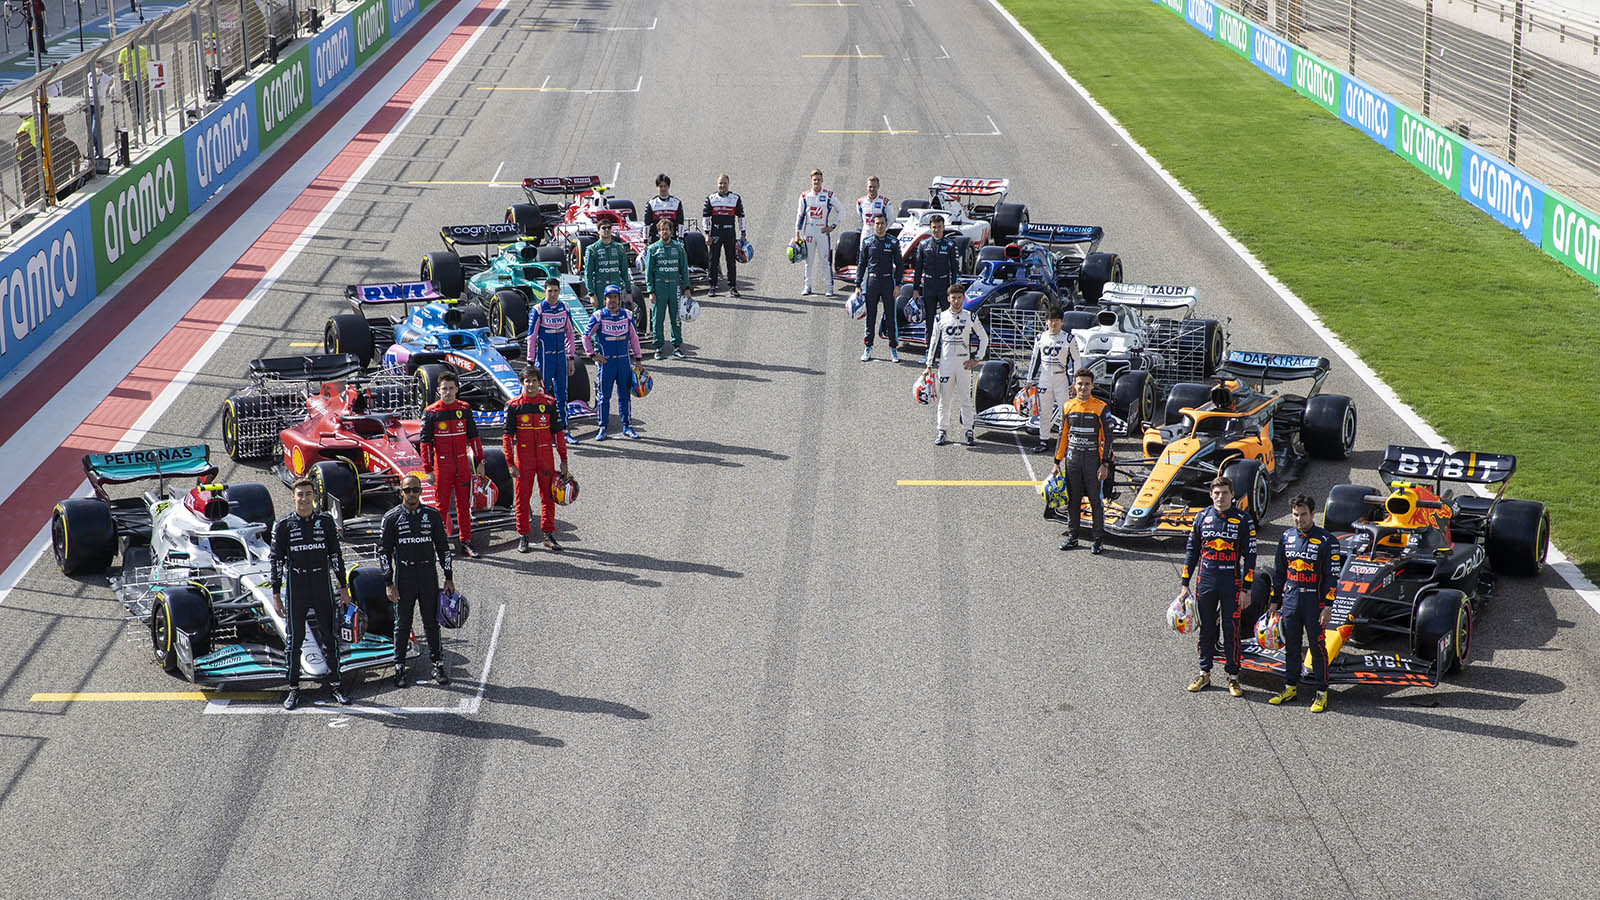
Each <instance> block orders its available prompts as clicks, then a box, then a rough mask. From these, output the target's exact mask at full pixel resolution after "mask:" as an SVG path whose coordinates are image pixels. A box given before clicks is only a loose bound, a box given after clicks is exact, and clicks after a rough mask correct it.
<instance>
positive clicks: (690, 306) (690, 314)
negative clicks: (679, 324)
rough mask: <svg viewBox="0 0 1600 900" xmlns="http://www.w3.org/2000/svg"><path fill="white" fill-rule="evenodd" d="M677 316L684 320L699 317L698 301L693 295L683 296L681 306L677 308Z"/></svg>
mask: <svg viewBox="0 0 1600 900" xmlns="http://www.w3.org/2000/svg"><path fill="white" fill-rule="evenodd" d="M678 318H680V319H682V320H683V321H685V322H693V321H694V320H695V319H698V318H700V301H698V300H696V299H694V298H693V297H685V298H684V300H683V306H682V307H681V308H680V309H679V310H678Z"/></svg>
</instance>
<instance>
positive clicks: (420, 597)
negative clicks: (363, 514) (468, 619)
mask: <svg viewBox="0 0 1600 900" xmlns="http://www.w3.org/2000/svg"><path fill="white" fill-rule="evenodd" d="M435 560H437V561H438V563H439V569H441V570H443V571H444V580H445V581H451V580H453V578H452V576H451V571H450V540H449V535H447V534H445V530H444V517H443V516H441V515H439V511H438V510H436V509H434V508H433V507H431V506H428V505H426V504H423V505H421V506H418V507H417V508H416V511H415V512H413V511H411V510H408V509H406V508H405V506H403V505H402V506H396V507H395V508H393V509H391V510H389V511H388V512H386V513H384V514H383V525H382V527H381V528H380V529H379V531H378V565H380V566H382V567H383V578H384V581H385V582H386V583H388V584H390V585H393V586H394V588H395V590H396V591H397V592H398V593H399V595H400V602H399V604H398V605H397V608H396V610H395V617H394V663H395V665H397V666H400V665H405V661H406V651H407V650H408V649H410V648H409V645H410V643H411V617H412V615H413V614H414V613H415V612H416V610H417V606H418V605H419V604H420V605H421V606H422V631H423V633H424V634H426V635H427V636H428V658H429V659H431V660H433V661H434V662H439V661H441V660H443V659H444V652H443V651H442V650H441V649H440V647H439V576H438V572H437V571H436V570H435V569H434V561H435Z"/></svg>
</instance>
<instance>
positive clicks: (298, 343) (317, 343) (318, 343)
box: [289, 341, 322, 347]
mask: <svg viewBox="0 0 1600 900" xmlns="http://www.w3.org/2000/svg"><path fill="white" fill-rule="evenodd" d="M289 346H291V347H321V346H322V342H321V341H290V342H289Z"/></svg>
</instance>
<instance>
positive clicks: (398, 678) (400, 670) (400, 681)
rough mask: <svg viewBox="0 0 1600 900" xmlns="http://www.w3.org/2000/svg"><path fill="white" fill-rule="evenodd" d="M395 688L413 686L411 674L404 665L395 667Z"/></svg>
mask: <svg viewBox="0 0 1600 900" xmlns="http://www.w3.org/2000/svg"><path fill="white" fill-rule="evenodd" d="M394 686H395V687H397V688H404V687H410V686H411V674H410V673H409V672H407V671H406V667H405V664H403V663H402V664H401V665H398V666H395V667H394Z"/></svg>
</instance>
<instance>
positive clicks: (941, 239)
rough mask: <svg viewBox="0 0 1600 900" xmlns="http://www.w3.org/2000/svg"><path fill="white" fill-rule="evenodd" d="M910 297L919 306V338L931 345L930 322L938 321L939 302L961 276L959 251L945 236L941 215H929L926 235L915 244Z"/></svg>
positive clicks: (952, 240)
mask: <svg viewBox="0 0 1600 900" xmlns="http://www.w3.org/2000/svg"><path fill="white" fill-rule="evenodd" d="M908 262H910V264H911V267H912V268H911V272H912V274H911V296H912V297H914V298H916V302H918V303H921V304H922V327H923V335H922V339H923V341H924V342H926V343H928V344H930V345H931V344H932V343H933V320H934V319H937V318H939V301H940V300H943V299H944V295H945V291H947V290H949V289H950V285H952V284H955V283H956V279H957V278H960V277H961V249H960V248H959V247H958V246H957V245H956V242H955V240H954V238H952V237H951V236H949V235H947V234H945V231H944V216H930V217H929V219H928V236H927V237H925V238H922V239H921V240H919V241H918V242H917V249H916V250H915V251H913V252H912V255H911V259H910V260H909V261H908Z"/></svg>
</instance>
